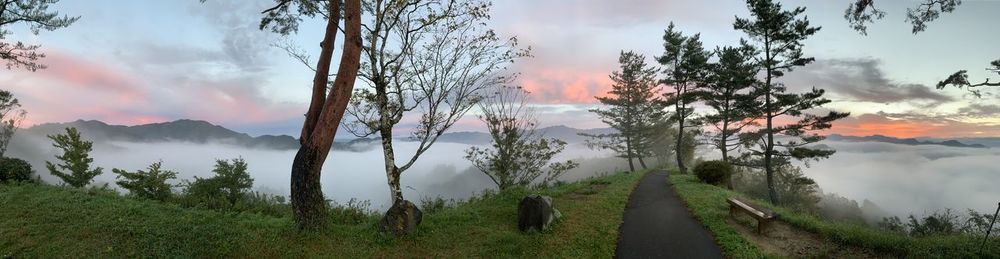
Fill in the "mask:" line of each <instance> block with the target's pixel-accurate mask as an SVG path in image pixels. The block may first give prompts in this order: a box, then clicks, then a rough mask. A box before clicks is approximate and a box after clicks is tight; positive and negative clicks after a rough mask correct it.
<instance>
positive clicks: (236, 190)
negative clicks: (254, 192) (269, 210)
mask: <svg viewBox="0 0 1000 259" xmlns="http://www.w3.org/2000/svg"><path fill="white" fill-rule="evenodd" d="M212 172H214V173H215V176H213V177H211V178H200V177H197V176H195V177H194V182H188V183H187V186H186V188H185V189H184V198H183V201H182V202H181V204H182V205H185V206H190V207H199V208H209V209H229V208H232V207H233V206H234V205H236V204H237V202H240V201H241V200H245V199H247V196H248V195H250V187H253V178H250V174H249V173H247V163H246V161H244V160H243V158H237V159H233V160H232V162H230V161H229V160H216V161H215V169H213V170H212Z"/></svg>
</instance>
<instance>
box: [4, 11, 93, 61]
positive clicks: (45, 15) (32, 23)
mask: <svg viewBox="0 0 1000 259" xmlns="http://www.w3.org/2000/svg"><path fill="white" fill-rule="evenodd" d="M58 2H59V0H0V59H3V60H6V61H7V69H14V68H18V67H24V68H25V69H27V70H28V71H36V70H38V69H45V65H43V64H39V63H37V61H38V59H41V58H45V53H41V52H38V48H39V47H41V46H40V45H31V44H25V43H24V42H21V41H18V42H14V43H10V42H7V41H6V38H7V35H10V34H12V32H11V31H10V30H7V29H5V27H7V26H10V25H14V24H17V23H24V24H26V25H28V28H29V29H30V30H31V33H33V34H35V35H38V33H39V32H40V31H41V30H46V31H54V30H56V29H59V28H65V27H69V26H70V25H71V24H73V23H74V22H76V20H79V19H80V17H79V16H77V17H69V16H66V15H63V16H62V17H60V16H59V12H54V11H53V12H49V10H48V9H49V5H50V4H54V3H58Z"/></svg>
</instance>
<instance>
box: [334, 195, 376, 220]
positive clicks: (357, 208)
mask: <svg viewBox="0 0 1000 259" xmlns="http://www.w3.org/2000/svg"><path fill="white" fill-rule="evenodd" d="M378 217H379V215H378V213H377V212H375V210H372V208H371V203H370V202H368V201H358V200H357V199H353V198H352V199H351V200H349V201H347V204H339V203H336V202H334V203H333V204H332V205H331V206H330V220H331V221H333V223H335V224H349V225H356V224H361V223H364V222H367V221H369V220H374V219H377V218H378Z"/></svg>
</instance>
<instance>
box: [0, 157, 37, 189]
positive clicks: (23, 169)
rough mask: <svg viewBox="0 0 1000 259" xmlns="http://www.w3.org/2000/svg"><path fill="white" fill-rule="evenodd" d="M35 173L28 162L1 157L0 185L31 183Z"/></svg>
mask: <svg viewBox="0 0 1000 259" xmlns="http://www.w3.org/2000/svg"><path fill="white" fill-rule="evenodd" d="M33 174H35V171H34V170H32V169H31V164H29V163H28V161H24V160H21V159H17V158H13V157H0V183H2V182H12V181H16V182H31V181H34V180H33V179H31V175H33Z"/></svg>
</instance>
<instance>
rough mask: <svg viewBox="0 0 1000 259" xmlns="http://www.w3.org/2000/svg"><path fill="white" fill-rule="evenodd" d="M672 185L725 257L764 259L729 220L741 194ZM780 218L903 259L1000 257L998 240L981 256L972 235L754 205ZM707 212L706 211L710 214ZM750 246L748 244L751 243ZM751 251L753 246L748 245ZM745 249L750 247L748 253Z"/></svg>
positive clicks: (686, 181)
mask: <svg viewBox="0 0 1000 259" xmlns="http://www.w3.org/2000/svg"><path fill="white" fill-rule="evenodd" d="M670 181H671V182H672V183H673V184H674V188H676V190H677V193H678V194H680V196H681V198H683V199H684V200H685V201H686V202H687V204H688V206H689V207H690V208H691V211H692V214H694V215H695V217H696V218H698V219H699V220H700V221H702V223H703V224H705V226H706V227H708V228H709V230H711V231H712V232H714V233H715V234H716V240H718V241H719V244H720V246H721V247H722V249H723V253H725V255H726V256H727V257H734V258H760V257H762V256H761V255H760V254H759V251H757V249H756V247H753V248H752V249H753V251H754V253H750V252H745V251H741V249H743V248H744V247H743V246H740V245H739V244H743V243H744V242H739V241H731V239H737V238H738V240H740V241H743V239H742V237H740V236H739V234H738V233H737V232H735V230H732V227H729V226H728V225H727V224H726V223H725V220H726V218H727V217H728V208H729V207H728V204H726V201H725V199H726V198H727V197H732V196H734V195H737V194H736V193H734V192H732V191H729V190H726V189H724V188H720V187H716V186H712V185H708V184H702V183H699V182H698V181H697V180H696V179H695V178H694V176H690V175H672V176H671V177H670ZM754 203H755V204H757V205H762V206H764V207H766V208H768V209H770V210H772V211H774V212H776V213H778V214H779V215H781V218H780V220H782V221H784V222H786V223H788V224H791V225H792V226H795V227H798V228H801V229H803V230H806V231H809V232H813V233H817V234H820V235H822V236H823V237H824V238H826V239H829V240H831V241H834V242H837V243H841V244H846V245H852V246H859V247H863V248H867V249H872V250H874V251H878V252H884V253H888V254H890V255H892V256H895V257H901V258H1000V238H997V239H991V240H989V241H988V243H987V244H986V246H985V247H984V249H983V250H982V251H981V252H980V250H979V248H980V244H981V243H980V242H982V241H983V240H982V237H981V236H979V237H976V236H971V235H947V236H941V235H932V236H926V237H910V236H907V235H901V234H899V233H894V232H889V231H884V230H879V229H875V228H871V227H866V226H863V225H858V224H845V223H832V222H827V221H823V220H822V219H820V218H819V217H817V216H816V215H815V214H812V213H805V212H801V211H799V210H797V209H789V208H786V207H779V206H775V205H773V204H771V203H768V202H766V201H763V200H754ZM706 211H707V212H706ZM747 245H749V244H747ZM749 246H751V247H752V245H749ZM746 249H747V250H749V249H751V248H746Z"/></svg>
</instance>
